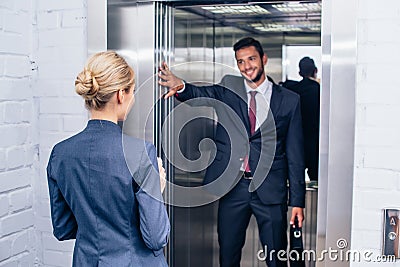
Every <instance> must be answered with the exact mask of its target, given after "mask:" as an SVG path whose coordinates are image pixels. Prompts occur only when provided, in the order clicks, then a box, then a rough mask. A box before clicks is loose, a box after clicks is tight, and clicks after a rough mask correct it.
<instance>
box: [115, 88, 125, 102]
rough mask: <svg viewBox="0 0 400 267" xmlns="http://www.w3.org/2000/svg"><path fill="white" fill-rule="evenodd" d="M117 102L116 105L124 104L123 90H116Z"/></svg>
mask: <svg viewBox="0 0 400 267" xmlns="http://www.w3.org/2000/svg"><path fill="white" fill-rule="evenodd" d="M117 100H118V104H122V103H123V102H124V90H118V92H117Z"/></svg>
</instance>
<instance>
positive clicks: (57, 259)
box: [43, 250, 72, 266]
mask: <svg viewBox="0 0 400 267" xmlns="http://www.w3.org/2000/svg"><path fill="white" fill-rule="evenodd" d="M43 263H44V264H46V265H53V266H71V265H72V253H67V252H60V251H52V250H45V251H44V253H43Z"/></svg>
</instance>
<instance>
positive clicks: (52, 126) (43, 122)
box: [39, 114, 63, 132]
mask: <svg viewBox="0 0 400 267" xmlns="http://www.w3.org/2000/svg"><path fill="white" fill-rule="evenodd" d="M62 122H63V119H62V117H61V116H60V115H46V114H43V115H42V116H40V118H39V127H40V131H44V132H59V131H61V129H62Z"/></svg>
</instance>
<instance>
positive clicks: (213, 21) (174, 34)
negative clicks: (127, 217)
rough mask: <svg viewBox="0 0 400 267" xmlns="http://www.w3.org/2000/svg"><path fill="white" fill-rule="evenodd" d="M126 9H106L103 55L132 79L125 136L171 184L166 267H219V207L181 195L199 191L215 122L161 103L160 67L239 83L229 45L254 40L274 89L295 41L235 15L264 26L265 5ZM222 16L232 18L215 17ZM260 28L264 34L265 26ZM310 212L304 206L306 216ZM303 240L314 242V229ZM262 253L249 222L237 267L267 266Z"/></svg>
mask: <svg viewBox="0 0 400 267" xmlns="http://www.w3.org/2000/svg"><path fill="white" fill-rule="evenodd" d="M132 2H133V3H130V2H129V1H122V2H121V1H117V0H112V1H110V2H109V5H108V23H107V26H108V38H107V39H108V40H107V41H108V43H107V48H108V49H114V50H117V51H119V52H120V53H121V54H123V55H124V56H125V57H126V58H127V59H128V61H129V63H130V64H132V65H133V67H134V68H135V71H136V93H135V94H136V95H135V96H136V98H137V101H136V103H135V106H134V107H133V110H132V112H131V114H130V116H129V119H128V120H127V121H126V122H125V123H124V131H125V132H129V133H130V134H131V135H134V136H136V137H139V138H143V139H146V140H148V141H150V142H153V143H155V144H156V146H157V150H158V153H159V156H160V157H162V158H163V161H164V165H165V167H166V170H167V177H168V180H169V182H170V184H169V185H167V189H166V192H165V199H166V201H167V209H168V213H169V216H170V221H171V235H170V242H169V244H168V247H167V248H166V250H165V254H166V256H167V260H168V263H169V266H174V267H175V266H176V267H181V266H182V267H197V266H199V267H200V266H201V267H203V266H207V267H216V266H219V262H218V235H217V213H218V200H217V199H214V200H212V199H211V200H207V201H203V202H202V201H200V202H199V201H198V195H196V194H191V193H187V192H186V193H185V194H184V198H185V201H186V202H185V201H184V203H182V201H179V198H180V197H182V195H181V193H180V191H179V190H180V189H182V188H183V189H185V188H197V187H199V186H201V185H202V181H203V178H204V174H205V169H206V166H207V165H208V162H209V160H210V158H212V157H213V155H214V153H215V147H214V146H213V141H212V139H213V135H214V131H215V126H216V121H217V119H218V118H217V117H216V115H215V113H214V110H213V109H212V108H210V107H206V106H188V105H185V104H182V103H179V102H178V101H177V100H175V99H173V98H170V99H169V100H166V101H165V100H163V99H162V94H163V93H165V89H164V88H161V87H160V86H159V85H158V84H157V80H158V78H157V76H156V73H157V70H158V67H159V66H160V64H161V63H162V62H163V61H166V62H167V63H169V65H170V68H171V69H172V70H173V71H174V72H175V74H176V75H177V76H179V77H181V78H183V79H184V80H185V81H187V82H192V83H196V84H199V85H207V84H212V83H218V82H219V81H220V79H221V78H222V77H223V76H224V75H226V74H234V75H240V74H239V73H238V71H237V68H236V62H235V58H234V53H233V50H232V45H233V44H234V43H235V42H236V41H237V40H238V39H240V38H242V37H245V36H252V37H255V38H257V39H259V40H260V41H261V43H262V45H263V47H264V49H265V50H266V52H267V54H268V56H269V60H268V64H267V67H266V70H267V74H268V75H269V76H271V77H272V78H273V79H274V80H275V81H276V82H279V81H280V80H279V79H280V78H281V77H282V57H281V56H282V44H284V43H285V42H287V41H290V40H294V39H291V38H295V35H293V36H292V35H290V34H284V32H279V33H276V32H275V33H265V32H264V31H263V30H264V28H260V27H261V26H257V25H258V24H256V22H254V25H251V22H250V20H249V19H250V15H249V14H250V13H237V12H238V10H239V9H241V10H242V12H253V16H255V20H262V19H264V18H265V16H266V14H264V13H262V12H264V11H262V9H264V10H266V11H265V12H274V11H273V9H274V8H273V7H269V6H267V5H263V7H262V8H260V7H259V6H258V5H257V4H249V5H245V6H240V5H223V6H217V5H212V4H214V3H215V1H210V2H209V3H208V4H209V5H206V3H205V1H198V2H202V6H185V5H184V4H186V5H187V3H190V2H189V1H185V2H184V1H176V2H174V1H173V2H174V3H176V4H174V5H172V6H171V5H166V4H164V3H160V2H156V1H132ZM221 2H224V1H221ZM237 2H240V1H237ZM261 2H263V1H261ZM261 2H260V3H261ZM267 2H268V1H265V3H267ZM274 2H276V1H274ZM182 3H184V4H182ZM213 8H214V9H213ZM210 10H212V11H210ZM268 10H269V11H268ZM218 12H220V13H218ZM221 12H232V14H228V13H227V14H225V15H224V14H223V15H221ZM234 17H237V23H236V24H234V23H233V22H232V21H229V20H228V18H234ZM308 17H310V18H312V16H311V15H308ZM138 21H141V23H138ZM261 24H263V25H264V24H265V25H264V26H265V29H267V27H266V22H263V23H261ZM141 25H146V27H142V26H141ZM257 27H258V30H257ZM302 36H303V35H299V34H298V35H297V38H299V40H300V41H299V42H301V43H302V44H304V43H307V42H309V43H310V44H314V45H315V43H318V42H319V39H318V38H319V36H320V33H319V32H318V33H317V34H314V33H308V34H306V35H304V36H303V37H302ZM310 36H311V37H312V36H314V37H315V36H317V37H316V39H312V38H311V37H310ZM310 40H311V41H310ZM182 105H183V106H182ZM177 110H181V111H177ZM179 157H183V158H185V159H186V160H187V161H188V162H190V164H189V165H190V167H187V165H185V164H177V162H179ZM177 158H178V159H177ZM190 192H191V191H190ZM308 192H313V193H312V194H313V197H312V198H308V199H314V201H316V195H315V192H316V190H309V191H308ZM308 194H310V193H308ZM188 203H189V204H188ZM307 205H308V204H307ZM315 209H316V207H314V206H313V205H312V204H311V203H310V209H309V210H310V212H312V211H313V210H315ZM306 212H307V211H306ZM308 214H311V213H308ZM306 215H307V214H306ZM309 221H313V220H309ZM313 225H315V224H313ZM305 230H307V229H305ZM306 232H310V234H313V233H314V229H310V228H309V229H308V230H307V231H306ZM308 240H309V239H307V240H305V241H306V244H308V245H311V246H312V244H311V243H312V242H314V241H313V239H310V240H311V241H308ZM260 249H262V248H261V245H260V243H259V238H258V231H257V225H256V222H255V219H254V218H251V221H250V224H249V227H248V229H247V233H246V242H245V246H244V248H243V250H242V261H241V266H243V267H257V266H265V263H264V262H263V261H260V260H259V259H258V258H257V253H258V251H259V250H260ZM309 266H312V265H309Z"/></svg>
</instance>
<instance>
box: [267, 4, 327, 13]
mask: <svg viewBox="0 0 400 267" xmlns="http://www.w3.org/2000/svg"><path fill="white" fill-rule="evenodd" d="M272 7H273V8H275V9H277V10H279V11H280V12H283V13H315V12H319V13H320V12H321V2H319V3H297V2H288V3H284V4H277V5H272Z"/></svg>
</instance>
